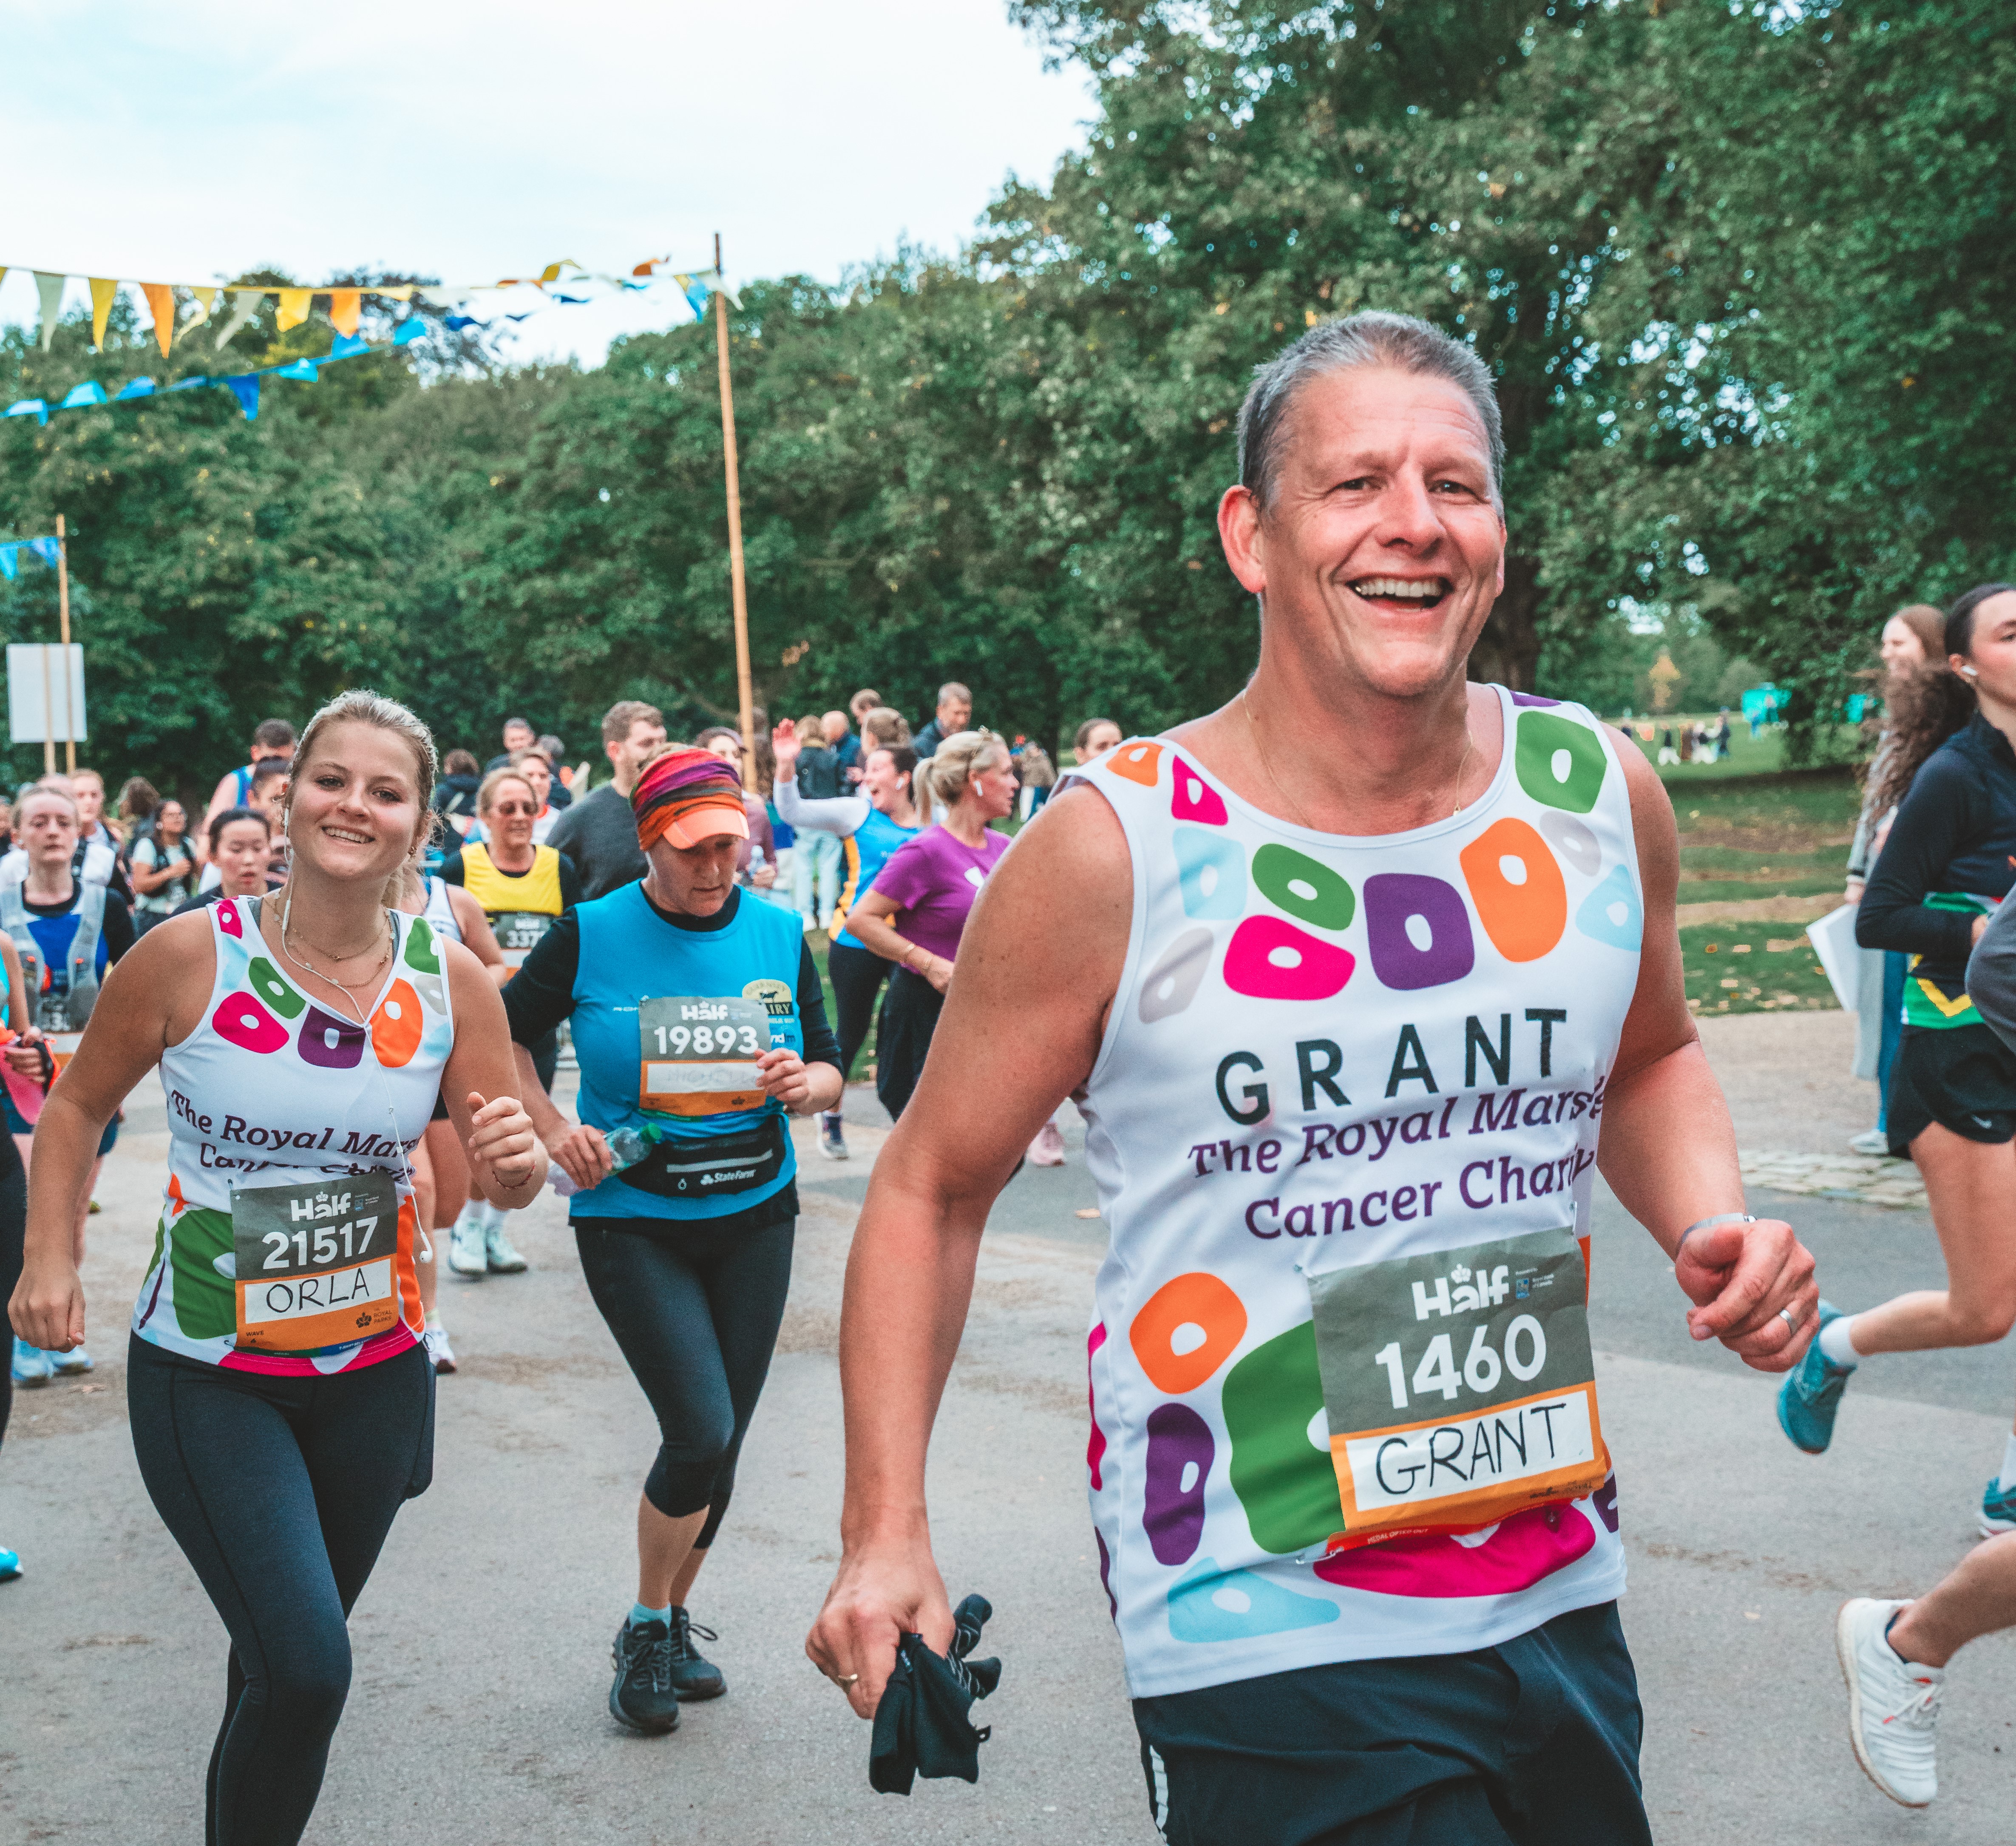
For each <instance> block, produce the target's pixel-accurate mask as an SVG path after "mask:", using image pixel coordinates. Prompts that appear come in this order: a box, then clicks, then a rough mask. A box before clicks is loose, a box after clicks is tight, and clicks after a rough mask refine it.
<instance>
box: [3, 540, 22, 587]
mask: <svg viewBox="0 0 2016 1846" xmlns="http://www.w3.org/2000/svg"><path fill="white" fill-rule="evenodd" d="M20 549H21V548H20V546H18V545H0V577H5V579H7V581H8V582H9V583H12V582H13V581H14V579H15V577H16V575H18V574H19V573H20V568H21V564H20V559H19V558H18V557H16V555H15V553H17V552H18V551H19V550H20Z"/></svg>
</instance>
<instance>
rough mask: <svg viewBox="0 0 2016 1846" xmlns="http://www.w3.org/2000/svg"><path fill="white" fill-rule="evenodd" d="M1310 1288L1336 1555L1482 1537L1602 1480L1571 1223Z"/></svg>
mask: <svg viewBox="0 0 2016 1846" xmlns="http://www.w3.org/2000/svg"><path fill="white" fill-rule="evenodd" d="M1309 1297H1310V1300H1311V1303H1312V1307H1313V1308H1314V1311H1315V1320H1316V1362H1317V1366H1318V1368H1319V1371H1320V1372H1321V1373H1322V1376H1323V1409H1324V1413H1325V1415H1326V1416H1327V1419H1328V1420H1329V1424H1330V1460H1331V1464H1332V1466H1334V1468H1335V1469H1336V1470H1337V1488H1338V1493H1339V1497H1340V1498H1341V1501H1342V1503H1343V1509H1344V1530H1343V1531H1342V1532H1341V1533H1340V1534H1337V1537H1335V1538H1333V1539H1332V1540H1331V1541H1330V1549H1332V1551H1333V1552H1334V1551H1337V1550H1348V1549H1351V1548H1352V1546H1354V1545H1366V1544H1371V1543H1373V1542H1376V1541H1378V1540H1381V1539H1384V1538H1399V1537H1400V1536H1402V1534H1409V1533H1416V1532H1443V1533H1463V1532H1473V1531H1481V1529H1483V1528H1484V1527H1486V1526H1490V1525H1494V1524H1496V1523H1497V1522H1498V1521H1499V1520H1503V1519H1505V1518H1507V1517H1509V1516H1510V1515H1511V1514H1513V1513H1514V1512H1519V1511H1521V1510H1522V1509H1525V1508H1526V1507H1529V1506H1533V1505H1541V1504H1543V1503H1545V1502H1551V1501H1560V1500H1573V1499H1579V1498H1582V1496H1583V1495H1584V1494H1590V1493H1593V1492H1594V1491H1596V1489H1597V1487H1600V1486H1601V1485H1602V1484H1603V1482H1604V1478H1605V1476H1607V1474H1608V1473H1609V1472H1610V1458H1609V1453H1608V1451H1607V1450H1606V1449H1605V1448H1604V1442H1603V1431H1602V1426H1601V1425H1600V1422H1599V1421H1598V1419H1597V1404H1596V1375H1595V1365H1594V1363H1593V1360H1592V1358H1591V1357H1590V1353H1589V1311H1588V1303H1589V1271H1588V1267H1587V1263H1586V1257H1585V1255H1584V1252H1583V1249H1582V1245H1581V1244H1580V1242H1579V1241H1578V1240H1577V1239H1576V1238H1575V1235H1574V1233H1573V1232H1572V1231H1569V1230H1568V1229H1566V1228H1563V1229H1561V1230H1558V1231H1535V1232H1534V1233H1532V1235H1528V1236H1525V1237H1512V1238H1504V1239H1502V1240H1501V1241H1499V1242H1495V1243H1482V1244H1472V1245H1468V1246H1463V1247H1462V1248H1459V1249H1445V1250H1436V1251H1432V1252H1428V1253H1424V1254H1421V1255H1419V1256H1413V1257H1396V1258H1395V1259H1393V1260H1391V1261H1389V1262H1384V1263H1370V1264H1363V1265H1362V1266H1360V1267H1356V1268H1351V1269H1339V1270H1333V1271H1328V1272H1327V1273H1325V1274H1323V1275H1312V1276H1311V1277H1310V1278H1309Z"/></svg>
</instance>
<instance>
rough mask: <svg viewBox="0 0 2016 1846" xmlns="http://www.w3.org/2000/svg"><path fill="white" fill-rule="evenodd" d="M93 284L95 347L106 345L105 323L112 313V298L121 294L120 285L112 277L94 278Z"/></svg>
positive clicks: (92, 321)
mask: <svg viewBox="0 0 2016 1846" xmlns="http://www.w3.org/2000/svg"><path fill="white" fill-rule="evenodd" d="M89 280H90V283H91V343H92V345H94V346H103V344H105V323H106V317H107V316H108V315H110V313H111V312H112V297H113V296H114V295H116V294H118V292H119V284H118V283H117V282H116V281H113V279H110V277H107V276H92V277H91V278H90V279H89Z"/></svg>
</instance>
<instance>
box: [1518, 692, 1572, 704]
mask: <svg viewBox="0 0 2016 1846" xmlns="http://www.w3.org/2000/svg"><path fill="white" fill-rule="evenodd" d="M1512 702H1513V704H1514V705H1559V704H1560V703H1561V701H1560V700H1559V699H1557V698H1541V697H1540V695H1539V694H1538V693H1537V692H1515V693H1514V694H1513V695H1512Z"/></svg>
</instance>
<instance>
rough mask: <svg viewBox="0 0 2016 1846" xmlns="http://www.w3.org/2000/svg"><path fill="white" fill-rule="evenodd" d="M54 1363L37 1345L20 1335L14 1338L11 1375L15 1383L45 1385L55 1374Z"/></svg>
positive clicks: (31, 1385)
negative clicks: (32, 1344)
mask: <svg viewBox="0 0 2016 1846" xmlns="http://www.w3.org/2000/svg"><path fill="white" fill-rule="evenodd" d="M55 1372H56V1365H55V1362H54V1361H52V1359H51V1358H50V1357H49V1354H47V1353H45V1352H44V1351H43V1350H42V1349H41V1347H38V1346H31V1345H29V1343H27V1341H26V1340H25V1339H22V1338H21V1337H20V1335H18V1334H16V1336H15V1339H14V1360H13V1375H14V1382H15V1383H16V1384H17V1385H26V1386H30V1387H31V1388H32V1387H33V1386H36V1385H45V1384H47V1383H49V1380H50V1379H51V1378H52V1376H54V1375H55Z"/></svg>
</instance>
